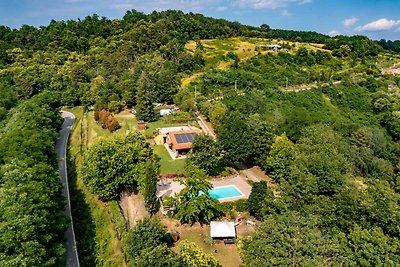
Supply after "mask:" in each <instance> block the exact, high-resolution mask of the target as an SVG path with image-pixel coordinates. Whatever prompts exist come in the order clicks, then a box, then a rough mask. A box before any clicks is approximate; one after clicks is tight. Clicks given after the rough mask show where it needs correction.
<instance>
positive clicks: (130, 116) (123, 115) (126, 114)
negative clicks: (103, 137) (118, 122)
mask: <svg viewBox="0 0 400 267" xmlns="http://www.w3.org/2000/svg"><path fill="white" fill-rule="evenodd" d="M115 118H117V119H118V118H121V119H134V118H135V115H134V114H132V112H131V111H130V110H129V109H125V110H123V111H121V112H120V113H118V114H115Z"/></svg>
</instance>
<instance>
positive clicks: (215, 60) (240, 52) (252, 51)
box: [181, 37, 329, 87]
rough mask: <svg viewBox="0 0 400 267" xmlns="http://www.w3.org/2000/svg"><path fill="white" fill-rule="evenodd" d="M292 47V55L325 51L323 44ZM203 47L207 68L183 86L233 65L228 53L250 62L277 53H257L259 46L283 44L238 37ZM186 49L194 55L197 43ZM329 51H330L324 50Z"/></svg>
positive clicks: (295, 43)
mask: <svg viewBox="0 0 400 267" xmlns="http://www.w3.org/2000/svg"><path fill="white" fill-rule="evenodd" d="M285 43H287V44H289V45H290V46H291V50H289V52H290V53H295V52H296V51H297V50H298V49H299V48H300V47H305V48H307V49H308V50H313V51H316V50H324V49H323V48H322V46H323V45H321V44H312V43H299V42H285ZM201 44H202V45H203V55H204V59H205V66H204V67H203V68H202V70H201V71H198V72H196V73H193V74H192V75H190V76H187V77H184V78H183V79H182V81H181V82H182V86H183V87H187V86H188V85H189V84H190V82H192V81H194V80H195V79H196V78H198V77H199V76H201V75H202V74H203V73H204V72H206V71H207V70H210V69H221V70H225V69H227V68H229V66H230V65H231V64H232V63H233V60H232V59H230V58H228V57H227V54H228V52H234V53H235V54H236V55H237V56H238V57H239V59H240V60H241V61H244V60H248V59H250V58H252V57H254V56H256V55H258V54H259V53H261V54H266V53H277V52H275V51H260V52H259V51H256V48H257V47H258V46H264V45H269V44H282V41H280V40H275V39H266V38H250V37H236V38H227V39H208V40H201ZM185 48H186V50H187V51H188V52H190V53H194V52H195V50H196V42H195V41H189V42H188V43H187V44H186V45H185ZM324 51H329V50H324Z"/></svg>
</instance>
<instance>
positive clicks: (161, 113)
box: [160, 108, 174, 117]
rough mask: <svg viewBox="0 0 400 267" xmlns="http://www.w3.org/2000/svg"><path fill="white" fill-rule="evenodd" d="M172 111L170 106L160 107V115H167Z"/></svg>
mask: <svg viewBox="0 0 400 267" xmlns="http://www.w3.org/2000/svg"><path fill="white" fill-rule="evenodd" d="M173 112H174V111H173V110H172V109H170V108H164V109H160V116H163V117H164V116H168V115H169V114H172V113H173Z"/></svg>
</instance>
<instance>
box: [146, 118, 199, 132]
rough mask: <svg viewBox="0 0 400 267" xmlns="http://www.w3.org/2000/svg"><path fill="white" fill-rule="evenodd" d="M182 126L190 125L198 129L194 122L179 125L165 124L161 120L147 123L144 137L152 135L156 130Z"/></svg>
mask: <svg viewBox="0 0 400 267" xmlns="http://www.w3.org/2000/svg"><path fill="white" fill-rule="evenodd" d="M182 125H192V126H195V127H198V124H197V122H196V121H195V120H194V118H193V121H189V122H181V123H165V122H164V121H163V120H162V119H160V120H158V121H154V122H149V123H148V124H147V129H146V131H145V133H146V135H149V134H152V133H154V131H155V130H156V129H158V128H165V127H175V126H182Z"/></svg>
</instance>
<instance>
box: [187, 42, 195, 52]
mask: <svg viewBox="0 0 400 267" xmlns="http://www.w3.org/2000/svg"><path fill="white" fill-rule="evenodd" d="M196 47H197V44H196V42H195V41H189V42H187V43H186V45H185V48H186V49H187V50H189V51H190V52H192V53H194V51H195V50H196Z"/></svg>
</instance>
